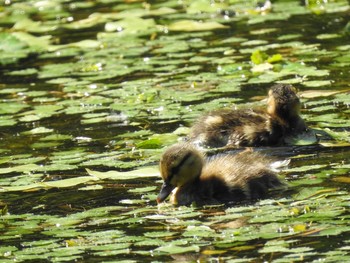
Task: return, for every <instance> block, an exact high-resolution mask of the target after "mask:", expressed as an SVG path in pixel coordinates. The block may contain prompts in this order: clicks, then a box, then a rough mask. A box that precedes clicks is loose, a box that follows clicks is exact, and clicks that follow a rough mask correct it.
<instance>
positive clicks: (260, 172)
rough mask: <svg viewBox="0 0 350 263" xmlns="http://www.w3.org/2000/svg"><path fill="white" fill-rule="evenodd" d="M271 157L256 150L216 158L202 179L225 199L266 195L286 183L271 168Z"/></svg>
mask: <svg viewBox="0 0 350 263" xmlns="http://www.w3.org/2000/svg"><path fill="white" fill-rule="evenodd" d="M268 165H269V160H268V159H267V158H265V157H264V156H262V155H260V154H258V153H254V152H242V153H240V154H237V155H234V156H232V155H225V156H220V157H217V158H212V159H211V160H210V161H209V162H208V163H207V165H206V166H205V167H204V168H203V172H202V175H201V181H209V182H210V183H211V185H212V196H213V197H214V198H216V199H219V200H223V201H227V200H229V201H240V200H244V199H258V198H264V197H266V195H267V193H268V190H269V189H270V188H275V187H279V186H281V185H282V182H281V181H280V180H279V179H278V177H277V175H276V174H275V173H274V172H273V171H272V170H271V169H270V168H269V166H268Z"/></svg>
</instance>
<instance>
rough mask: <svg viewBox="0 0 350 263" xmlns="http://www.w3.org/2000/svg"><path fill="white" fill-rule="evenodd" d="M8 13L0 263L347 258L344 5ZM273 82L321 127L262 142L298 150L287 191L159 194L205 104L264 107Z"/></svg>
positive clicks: (3, 51) (8, 7)
mask: <svg viewBox="0 0 350 263" xmlns="http://www.w3.org/2000/svg"><path fill="white" fill-rule="evenodd" d="M0 11H1V13H0V29H1V30H0V66H1V69H0V75H1V82H0V99H1V101H0V104H1V107H0V135H1V137H0V152H1V157H0V209H1V210H0V212H1V214H0V232H1V236H0V262H14V261H15V262H70V261H72V262H73V261H75V262H123V261H125V262H164V261H173V260H177V261H180V262H186V261H188V262H193V261H210V262H292V261H293V262H303V261H307V262H313V261H314V262H320V261H321V262H347V261H350V241H349V235H350V227H349V223H350V215H349V200H350V195H349V189H350V187H349V183H350V177H349V171H350V163H349V156H350V147H349V145H350V139H349V138H350V136H349V134H350V128H349V127H350V121H349V116H350V110H349V104H350V95H349V90H350V88H349V83H350V78H349V71H350V55H349V54H350V53H349V51H350V44H349V34H350V24H349V23H350V20H349V13H350V5H349V3H348V2H347V1H342V0H339V1H336V0H333V1H332V0H328V1H327V0H323V1H305V2H304V1H293V0H289V1H277V0H276V1H273V2H272V8H269V5H268V3H265V5H262V4H261V3H260V4H257V2H256V1H240V0H227V1H226V0H222V1H206V0H196V1H172V0H169V1H148V2H144V1H138V0H96V1H69V0H54V1H51V0H50V1H49V0H41V1H37V0H32V1H20V0H14V1H11V0H7V1H3V2H2V5H1V6H0ZM273 83H291V84H293V85H295V86H296V87H297V88H298V89H299V94H300V96H301V100H302V104H303V109H302V116H303V118H304V119H305V120H306V122H307V123H308V124H309V126H310V127H312V128H313V129H314V130H315V131H316V132H317V133H320V134H321V137H320V142H319V143H318V144H316V143H315V141H313V140H312V139H311V140H310V138H305V137H302V138H296V140H295V142H294V143H293V146H288V147H287V146H285V147H275V148H259V149H258V150H259V151H261V152H263V153H264V154H266V155H271V156H274V157H275V158H278V159H281V160H282V159H286V158H289V159H291V163H290V165H289V167H288V168H287V169H285V170H284V171H282V172H281V173H280V176H281V178H284V180H285V181H286V182H287V183H288V186H289V187H288V189H287V190H286V191H284V192H280V193H272V195H271V196H270V198H269V199H266V200H260V201H257V202H254V203H244V204H238V205H236V206H231V207H225V206H214V207H213V206H208V207H194V206H191V207H173V206H171V205H169V204H164V205H160V206H157V204H156V202H155V199H156V196H157V193H158V191H159V189H160V185H161V183H162V181H161V180H160V177H159V172H158V168H157V163H158V161H159V158H160V155H161V153H162V152H163V150H164V148H165V147H167V146H169V145H172V144H173V143H175V142H177V141H178V140H180V139H181V138H182V137H185V136H186V134H187V133H188V127H190V126H191V124H192V122H193V121H194V120H195V119H196V118H198V116H200V115H201V114H202V113H203V112H205V111H208V110H211V109H217V108H223V107H232V106H234V107H259V106H262V107H263V106H264V105H265V103H266V102H265V101H264V98H265V97H266V94H267V90H268V88H269V87H270V86H271V85H272V84H273ZM322 134H323V135H322ZM325 134H327V135H325Z"/></svg>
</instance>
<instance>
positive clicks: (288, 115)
mask: <svg viewBox="0 0 350 263" xmlns="http://www.w3.org/2000/svg"><path fill="white" fill-rule="evenodd" d="M299 114H300V100H299V98H298V96H297V94H296V89H295V88H294V87H293V86H292V85H285V84H276V85H274V86H272V87H271V89H270V90H269V93H268V100H267V110H257V109H255V110H253V109H248V110H247V109H240V110H234V109H221V110H215V111H212V112H209V113H208V114H207V115H204V116H203V117H201V118H200V119H199V120H198V121H197V122H196V123H195V124H194V126H193V127H192V129H191V131H190V134H189V137H188V139H189V141H191V142H193V143H196V144H200V145H204V146H208V147H224V146H231V147H232V146H234V147H241V146H274V145H283V144H285V138H286V137H288V136H293V135H296V134H298V133H302V132H305V131H307V126H306V124H305V122H304V121H303V119H302V118H301V117H300V115H299Z"/></svg>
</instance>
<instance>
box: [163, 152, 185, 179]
mask: <svg viewBox="0 0 350 263" xmlns="http://www.w3.org/2000/svg"><path fill="white" fill-rule="evenodd" d="M190 156H191V153H187V154H186V155H185V156H184V158H182V160H181V162H180V163H179V164H178V165H176V166H175V167H173V168H171V170H170V175H169V177H168V178H167V182H170V181H171V179H172V178H173V177H174V175H175V174H177V173H178V172H179V170H180V167H181V166H183V164H184V163H185V162H186V161H187V159H188V158H190Z"/></svg>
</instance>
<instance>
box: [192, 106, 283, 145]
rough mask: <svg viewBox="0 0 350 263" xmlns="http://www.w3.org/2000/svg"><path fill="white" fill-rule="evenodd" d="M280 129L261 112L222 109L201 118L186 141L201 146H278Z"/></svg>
mask: <svg viewBox="0 0 350 263" xmlns="http://www.w3.org/2000/svg"><path fill="white" fill-rule="evenodd" d="M283 133H284V127H283V125H282V123H281V121H280V120H279V119H273V118H271V117H270V116H269V115H268V114H267V113H266V112H265V111H259V110H243V109H242V110H233V109H223V110H217V111H212V112H210V113H208V114H207V115H205V116H202V117H201V118H200V119H199V120H198V121H197V122H196V123H195V124H194V125H193V127H192V129H191V132H190V135H189V140H190V141H192V142H194V143H198V144H201V145H204V146H209V147H223V146H237V147H238V146H266V145H277V144H280V143H281V137H282V135H283Z"/></svg>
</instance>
